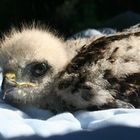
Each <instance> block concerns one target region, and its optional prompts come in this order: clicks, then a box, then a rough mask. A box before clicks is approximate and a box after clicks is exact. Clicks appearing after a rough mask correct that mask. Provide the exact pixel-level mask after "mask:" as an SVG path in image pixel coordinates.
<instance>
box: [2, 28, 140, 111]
mask: <svg viewBox="0 0 140 140" xmlns="http://www.w3.org/2000/svg"><path fill="white" fill-rule="evenodd" d="M78 41H79V40H77V41H67V42H64V41H63V40H61V39H59V38H57V37H55V36H54V35H52V34H51V33H49V32H46V31H42V30H41V31H40V30H38V29H26V30H23V31H21V32H14V33H13V34H11V35H10V36H6V37H5V39H4V40H3V41H2V43H1V46H2V47H1V49H0V65H1V67H2V69H3V73H4V80H3V84H2V89H3V99H4V100H5V101H6V102H8V103H11V104H15V105H16V106H22V105H33V106H37V107H40V108H46V109H50V110H52V111H57V112H63V111H76V110H81V109H82V110H98V109H105V108H107V109H108V108H117V107H122V108H133V107H140V97H139V96H140V95H139V94H140V47H139V46H140V28H139V27H134V28H131V29H129V30H126V31H124V32H122V33H117V34H114V35H109V36H101V37H98V38H97V39H95V38H93V39H88V41H87V40H85V41H84V42H82V43H81V42H80V43H76V42H78ZM81 41H83V39H82V40H81ZM90 41H91V43H89V42H90ZM87 43H88V45H87ZM73 44H74V46H73ZM72 46H73V47H72ZM66 47H67V49H68V51H66V50H67V49H66ZM17 52H18V53H17Z"/></svg>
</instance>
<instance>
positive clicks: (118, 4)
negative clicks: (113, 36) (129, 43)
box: [0, 0, 140, 36]
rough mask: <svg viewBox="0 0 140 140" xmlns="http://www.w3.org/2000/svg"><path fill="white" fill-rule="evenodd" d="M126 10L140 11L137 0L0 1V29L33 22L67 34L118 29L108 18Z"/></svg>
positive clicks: (3, 29)
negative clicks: (90, 29) (94, 29)
mask: <svg viewBox="0 0 140 140" xmlns="http://www.w3.org/2000/svg"><path fill="white" fill-rule="evenodd" d="M126 11H133V12H135V13H137V14H139V13H140V0H0V31H1V33H2V32H3V31H7V30H8V29H9V28H10V27H11V26H20V24H21V23H31V22H32V21H36V22H40V23H45V24H47V25H49V26H50V27H52V28H55V29H56V30H58V31H59V32H60V33H61V34H63V35H66V36H70V35H72V34H74V33H76V32H78V31H80V30H84V29H87V28H101V27H107V26H110V27H113V28H120V29H121V28H123V27H121V24H120V25H118V23H116V25H115V21H114V20H113V21H111V24H112V23H114V24H112V25H111V24H110V21H109V20H110V19H112V18H113V17H115V16H117V15H120V14H122V13H124V12H126ZM126 16H127V15H126ZM137 16H139V15H136V19H137ZM122 19H123V20H124V18H123V17H122ZM118 20H119V19H118ZM129 20H130V21H132V22H133V15H132V19H131V18H130V19H129ZM137 20H138V21H137V22H139V18H138V19H137ZM127 22H128V26H129V24H130V22H129V21H127ZM124 24H125V25H126V23H124ZM132 24H133V23H132ZM117 25H118V27H117ZM126 26H127V25H126Z"/></svg>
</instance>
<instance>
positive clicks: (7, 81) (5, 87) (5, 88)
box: [1, 72, 38, 98]
mask: <svg viewBox="0 0 140 140" xmlns="http://www.w3.org/2000/svg"><path fill="white" fill-rule="evenodd" d="M37 86H38V84H37V83H32V82H17V81H16V74H15V73H14V72H6V73H4V74H3V81H2V87H1V89H2V93H3V98H5V95H6V94H7V93H8V92H9V91H10V90H13V89H14V88H16V87H18V88H22V87H37Z"/></svg>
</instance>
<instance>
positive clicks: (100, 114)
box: [0, 102, 140, 138]
mask: <svg viewBox="0 0 140 140" xmlns="http://www.w3.org/2000/svg"><path fill="white" fill-rule="evenodd" d="M23 110H24V112H23V111H20V110H19V109H16V108H14V107H12V106H10V105H7V104H5V103H4V102H0V134H1V135H2V136H3V137H4V138H12V137H17V136H29V135H33V134H37V135H39V136H43V137H48V136H52V135H55V134H60V135H62V134H66V133H69V132H74V131H82V130H96V129H99V128H103V127H106V126H114V125H125V126H134V127H140V109H109V110H103V111H93V112H88V111H79V112H75V113H74V114H72V113H69V112H65V113H61V114H57V115H54V114H52V113H51V112H49V111H47V110H42V109H36V108H24V109H23Z"/></svg>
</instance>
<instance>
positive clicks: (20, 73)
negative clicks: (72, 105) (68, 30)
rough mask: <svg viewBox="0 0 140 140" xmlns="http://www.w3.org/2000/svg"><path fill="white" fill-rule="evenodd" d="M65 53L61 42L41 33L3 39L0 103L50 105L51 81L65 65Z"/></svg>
mask: <svg viewBox="0 0 140 140" xmlns="http://www.w3.org/2000/svg"><path fill="white" fill-rule="evenodd" d="M65 49H66V48H65V46H64V43H63V41H62V40H61V39H59V38H57V37H55V36H54V35H53V34H52V33H49V32H46V31H43V30H38V29H24V30H22V31H16V32H15V31H14V32H12V33H11V34H10V35H8V36H5V38H4V39H3V40H2V42H1V48H0V66H1V68H2V72H3V82H2V94H3V99H4V100H5V101H7V102H10V103H13V104H16V105H24V104H29V105H35V106H39V107H40V106H41V107H45V106H46V105H47V104H50V105H51V102H53V101H52V98H55V97H53V96H54V95H53V93H51V90H52V89H53V80H54V77H55V76H56V75H57V74H58V73H59V72H60V71H61V70H62V69H63V68H64V67H65V65H66V64H67V63H68V57H67V53H66V50H65ZM56 101H57V100H56ZM53 104H54V103H53Z"/></svg>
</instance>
